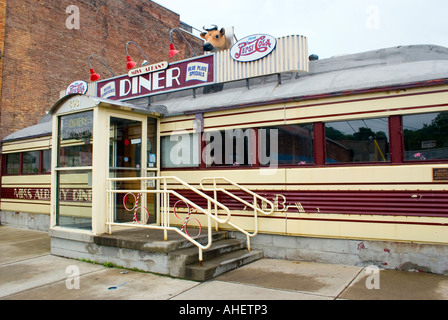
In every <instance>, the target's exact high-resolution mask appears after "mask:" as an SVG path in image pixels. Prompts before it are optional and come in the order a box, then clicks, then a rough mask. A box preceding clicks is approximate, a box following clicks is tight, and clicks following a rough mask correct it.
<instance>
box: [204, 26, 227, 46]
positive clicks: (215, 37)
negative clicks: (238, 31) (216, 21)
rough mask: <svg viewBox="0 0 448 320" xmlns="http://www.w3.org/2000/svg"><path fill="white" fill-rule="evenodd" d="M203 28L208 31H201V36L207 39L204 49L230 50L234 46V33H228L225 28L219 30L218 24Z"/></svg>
mask: <svg viewBox="0 0 448 320" xmlns="http://www.w3.org/2000/svg"><path fill="white" fill-rule="evenodd" d="M203 29H204V31H206V32H203V33H201V38H202V39H204V40H205V43H204V51H206V52H218V51H221V50H228V49H230V48H231V47H232V44H233V35H230V34H227V35H226V29H225V28H222V29H221V30H219V29H218V26H216V25H212V28H205V27H203ZM232 29H233V28H232Z"/></svg>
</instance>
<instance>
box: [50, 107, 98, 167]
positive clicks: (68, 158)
mask: <svg viewBox="0 0 448 320" xmlns="http://www.w3.org/2000/svg"><path fill="white" fill-rule="evenodd" d="M59 128H60V129H59V139H60V142H59V143H60V148H59V164H58V166H59V167H90V166H92V153H93V145H92V141H93V112H92V111H88V112H83V113H77V114H72V115H67V116H63V117H61V118H60V126H59Z"/></svg>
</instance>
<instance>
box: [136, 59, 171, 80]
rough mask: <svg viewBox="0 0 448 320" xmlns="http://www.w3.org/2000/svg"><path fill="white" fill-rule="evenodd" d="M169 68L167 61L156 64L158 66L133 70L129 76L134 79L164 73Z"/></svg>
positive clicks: (153, 65) (152, 65)
mask: <svg viewBox="0 0 448 320" xmlns="http://www.w3.org/2000/svg"><path fill="white" fill-rule="evenodd" d="M167 68H168V62H166V61H164V62H159V63H156V64H151V65H149V66H144V67H140V68H136V69H132V70H131V71H129V73H128V76H129V77H131V78H132V77H135V76H139V75H143V74H146V73H151V72H156V71H162V70H165V69H167Z"/></svg>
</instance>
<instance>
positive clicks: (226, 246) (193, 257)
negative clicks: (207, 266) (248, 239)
mask: <svg viewBox="0 0 448 320" xmlns="http://www.w3.org/2000/svg"><path fill="white" fill-rule="evenodd" d="M245 246H246V243H245V242H244V241H241V240H236V239H223V240H219V241H217V242H213V244H212V246H211V247H210V249H208V250H205V251H203V252H202V258H203V260H204V261H206V260H211V259H214V258H216V257H217V256H219V255H222V254H226V253H229V252H232V251H237V250H241V249H244V248H245ZM169 255H170V258H171V259H177V260H182V261H184V263H185V265H188V264H192V263H197V262H198V261H199V249H198V248H197V247H196V246H195V247H191V248H185V249H179V250H175V251H172V252H170V254H169Z"/></svg>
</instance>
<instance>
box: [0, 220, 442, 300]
mask: <svg viewBox="0 0 448 320" xmlns="http://www.w3.org/2000/svg"><path fill="white" fill-rule="evenodd" d="M368 287H370V289H369V288H368ZM335 299H348V300H448V277H447V276H441V275H434V274H425V273H417V272H415V273H413V272H402V271H391V270H381V271H379V270H378V269H375V268H373V269H369V268H362V267H356V266H341V265H326V264H319V263H309V262H294V261H284V260H271V259H262V260H259V261H257V262H254V263H252V264H250V265H247V266H244V267H242V268H240V269H237V270H234V271H231V272H229V273H227V274H224V275H222V276H219V277H217V278H215V279H212V280H210V281H207V282H204V283H199V282H194V281H188V280H182V279H173V278H169V277H166V276H160V275H154V274H148V273H141V272H137V271H131V270H123V269H113V268H108V267H107V266H104V265H96V264H92V263H88V262H82V261H77V260H70V259H65V258H61V257H56V256H53V255H51V254H50V238H49V236H48V234H47V233H45V232H38V231H29V230H21V229H14V228H10V227H5V226H0V300H159V301H160V300H187V301H200V300H220V301H254V300H260V301H262V300H335Z"/></svg>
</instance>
